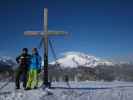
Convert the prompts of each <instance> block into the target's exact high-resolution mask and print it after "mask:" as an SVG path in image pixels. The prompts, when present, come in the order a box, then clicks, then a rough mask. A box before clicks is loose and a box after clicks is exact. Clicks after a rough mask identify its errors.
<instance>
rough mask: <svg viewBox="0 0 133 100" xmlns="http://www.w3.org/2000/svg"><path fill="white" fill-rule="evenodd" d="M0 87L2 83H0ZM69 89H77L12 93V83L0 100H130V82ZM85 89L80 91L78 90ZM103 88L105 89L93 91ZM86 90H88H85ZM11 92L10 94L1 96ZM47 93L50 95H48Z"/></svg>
mask: <svg viewBox="0 0 133 100" xmlns="http://www.w3.org/2000/svg"><path fill="white" fill-rule="evenodd" d="M0 84H1V85H2V84H3V83H0ZM52 86H54V87H60V86H62V87H67V85H66V83H53V84H52ZM70 87H79V89H58V88H57V89H50V90H49V89H46V90H43V89H41V88H40V89H38V90H30V91H24V90H22V89H21V90H18V91H17V92H15V91H14V85H13V83H10V84H9V85H8V86H7V87H5V88H3V89H2V90H0V100H132V98H133V83H132V82H95V81H88V82H80V83H76V82H71V83H70ZM83 87H84V88H86V89H80V88H83ZM90 87H91V88H90ZM101 87H105V88H107V89H95V88H101ZM87 88H88V89H87ZM5 91H11V93H10V94H2V93H4V92H5ZM48 93H51V94H49V95H48Z"/></svg>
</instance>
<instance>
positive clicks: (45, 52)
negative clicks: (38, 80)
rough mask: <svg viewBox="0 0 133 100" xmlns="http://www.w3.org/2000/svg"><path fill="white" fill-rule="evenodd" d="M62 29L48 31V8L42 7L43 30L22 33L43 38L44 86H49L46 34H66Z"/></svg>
mask: <svg viewBox="0 0 133 100" xmlns="http://www.w3.org/2000/svg"><path fill="white" fill-rule="evenodd" d="M66 34H67V33H66V32H64V31H48V9H47V8H44V31H25V32H24V35H28V36H38V35H40V36H41V37H43V39H44V79H43V83H44V85H45V86H49V82H48V36H54V35H66Z"/></svg>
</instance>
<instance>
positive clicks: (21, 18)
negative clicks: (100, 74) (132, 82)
mask: <svg viewBox="0 0 133 100" xmlns="http://www.w3.org/2000/svg"><path fill="white" fill-rule="evenodd" d="M132 5H133V1H132V0H130V1H129V0H1V1H0V44H1V46H0V56H13V57H15V56H17V54H19V52H20V51H21V48H23V47H28V48H29V49H31V48H32V47H36V46H37V44H38V43H39V41H40V38H39V37H26V36H24V35H23V33H24V31H26V30H43V8H44V7H47V8H48V10H49V20H48V22H49V30H65V31H68V32H71V33H72V34H71V35H70V36H67V37H51V39H52V40H53V44H54V48H55V51H56V52H57V55H59V54H60V53H63V52H67V51H79V52H84V53H88V54H92V55H95V56H98V57H104V58H106V57H107V58H108V57H109V58H112V57H119V56H130V55H133V45H132V43H133V6H132ZM40 52H41V53H42V49H41V50H40ZM49 55H50V59H51V52H49Z"/></svg>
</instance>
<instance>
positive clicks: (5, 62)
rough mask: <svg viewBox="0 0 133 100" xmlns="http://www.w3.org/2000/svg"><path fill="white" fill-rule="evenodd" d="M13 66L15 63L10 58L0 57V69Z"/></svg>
mask: <svg viewBox="0 0 133 100" xmlns="http://www.w3.org/2000/svg"><path fill="white" fill-rule="evenodd" d="M15 64H16V63H15V61H14V60H13V59H12V58H11V57H6V56H4V57H0V67H5V66H6V67H7V66H8V67H9V66H11V67H13V66H14V65H15Z"/></svg>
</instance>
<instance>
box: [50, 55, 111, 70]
mask: <svg viewBox="0 0 133 100" xmlns="http://www.w3.org/2000/svg"><path fill="white" fill-rule="evenodd" d="M57 62H58V64H60V66H61V67H64V68H66V67H70V68H75V67H78V66H85V67H95V66H97V65H104V64H105V65H113V63H112V62H110V61H107V60H103V59H100V58H97V57H95V56H92V55H87V54H84V53H80V52H67V53H64V54H63V57H61V58H59V59H58V60H57ZM50 64H55V61H54V62H51V63H50Z"/></svg>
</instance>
